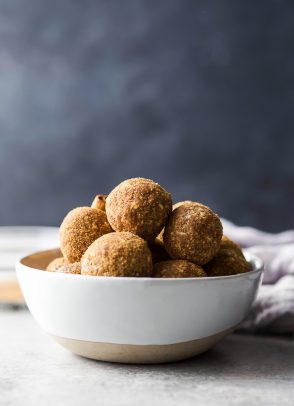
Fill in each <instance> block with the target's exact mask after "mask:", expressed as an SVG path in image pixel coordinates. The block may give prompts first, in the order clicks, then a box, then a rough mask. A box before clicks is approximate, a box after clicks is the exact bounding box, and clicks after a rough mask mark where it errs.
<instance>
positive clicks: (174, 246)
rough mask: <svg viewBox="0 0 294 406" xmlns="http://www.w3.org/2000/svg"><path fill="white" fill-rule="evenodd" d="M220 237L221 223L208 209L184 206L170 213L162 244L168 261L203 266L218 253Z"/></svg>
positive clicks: (198, 205) (192, 205) (193, 204)
mask: <svg viewBox="0 0 294 406" xmlns="http://www.w3.org/2000/svg"><path fill="white" fill-rule="evenodd" d="M222 234H223V229H222V224H221V221H220V219H219V217H218V215H217V214H215V213H214V212H213V211H212V210H211V209H210V208H209V207H207V206H204V205H202V204H198V203H185V204H182V205H180V206H179V207H177V208H176V209H175V210H173V212H172V214H171V216H170V218H169V220H168V222H167V224H166V226H165V230H164V234H163V241H164V246H165V248H166V250H167V252H168V253H169V255H170V256H171V258H173V259H186V260H187V261H191V262H194V263H195V264H198V265H203V264H206V263H207V262H209V261H210V260H211V259H212V258H213V257H214V256H215V255H216V253H217V252H218V250H219V248H220V243H221V238H222Z"/></svg>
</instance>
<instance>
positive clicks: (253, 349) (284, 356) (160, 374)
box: [0, 310, 294, 406]
mask: <svg viewBox="0 0 294 406" xmlns="http://www.w3.org/2000/svg"><path fill="white" fill-rule="evenodd" d="M0 326H1V333H0V360H1V362H0V404H1V405H3V406H10V405H11V406H23V405H25V406H31V405H32V406H35V405H38V406H43V405H54V406H59V405H60V406H61V405H62V406H67V405H71V406H80V405H82V404H83V405H91V404H99V405H107V406H108V405H113V406H117V405H126V406H132V405H134V406H135V405H136V406H137V405H139V404H140V405H141V406H144V405H158V404H160V405H162V406H164V405H169V406H178V405H181V406H187V405H195V404H197V405H205V406H210V405H218V406H221V405H225V406H228V405H244V406H248V405H250V406H252V405H259V406H263V405H264V406H271V405H279V406H280V405H283V406H287V405H289V406H290V405H293V398H294V341H292V340H287V339H277V338H264V337H251V336H243V335H237V334H234V335H231V336H229V337H228V338H226V339H225V340H224V341H223V342H221V343H219V344H218V345H217V346H216V347H215V348H214V349H213V350H211V351H209V352H207V353H206V354H203V355H201V356H198V357H196V358H193V359H191V360H188V361H185V362H179V363H175V364H169V365H158V366H156V365H151V366H139V365H133V366H128V365H119V364H109V363H102V362H94V361H91V360H87V359H83V358H80V357H77V356H74V355H72V354H70V353H69V352H67V351H66V350H64V349H63V348H61V347H59V346H58V345H57V344H56V343H55V342H53V341H52V340H51V339H50V338H49V337H47V336H46V335H45V334H44V333H42V332H41V331H40V329H39V328H38V326H37V325H36V323H35V322H34V321H33V319H32V317H31V316H30V314H29V313H28V312H27V311H25V310H24V311H19V312H11V311H1V312H0Z"/></svg>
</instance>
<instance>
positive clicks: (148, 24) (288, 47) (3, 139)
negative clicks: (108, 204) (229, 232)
mask: <svg viewBox="0 0 294 406" xmlns="http://www.w3.org/2000/svg"><path fill="white" fill-rule="evenodd" d="M293 24H294V2H293V1H292V0H281V1H273V0H272V1H268V0H260V1H258V2H252V1H251V2H250V1H249V2H244V1H243V2H240V1H239V2H238V1H235V0H227V1H224V2H220V1H218V0H211V1H205V0H198V1H195V0H156V1H150V0H124V1H119V0H112V1H107V0H98V1H93V0H83V1H60V0H51V1H48V0H26V6H25V7H24V6H23V1H22V0H14V1H11V0H0V38H1V43H0V189H1V205H0V225H8V224H9V225H10V224H25V225H27V224H48V225H57V224H58V223H59V222H60V220H61V218H62V217H63V215H64V213H65V212H66V211H68V209H69V208H71V207H74V206H78V205H87V204H89V202H90V201H91V200H92V198H93V196H94V195H95V194H97V193H108V192H109V190H110V189H111V188H112V187H113V186H114V185H115V184H117V183H118V182H119V181H121V180H122V179H124V178H128V177H134V176H145V177H151V178H154V179H155V180H157V181H158V182H160V183H162V184H163V185H165V186H166V187H167V188H168V189H169V190H170V191H171V192H172V193H173V194H174V197H175V200H186V199H197V200H200V201H203V202H204V203H207V204H208V205H211V206H212V207H213V208H214V209H215V210H217V211H218V212H219V213H220V214H221V215H222V216H223V217H227V218H229V219H231V220H233V221H235V222H238V223H240V224H243V225H247V224H248V225H253V226H256V227H260V228H265V229H267V230H273V231H279V230H282V229H284V228H294V216H293V207H292V206H293V205H292V202H293V198H294V186H293V185H294V160H293V149H294V137H293V132H294V120H293V104H294V75H293V72H294V53H293V44H294V31H293ZM20 208H21V209H20ZM277 213H278V215H277Z"/></svg>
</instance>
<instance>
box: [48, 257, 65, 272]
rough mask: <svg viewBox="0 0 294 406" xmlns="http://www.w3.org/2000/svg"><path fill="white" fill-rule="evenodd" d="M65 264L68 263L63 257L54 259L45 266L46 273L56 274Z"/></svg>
mask: <svg viewBox="0 0 294 406" xmlns="http://www.w3.org/2000/svg"><path fill="white" fill-rule="evenodd" d="M66 264H68V261H67V260H66V259H65V258H64V257H59V258H55V259H53V261H51V262H50V263H49V264H48V265H47V268H46V271H49V272H56V271H57V270H58V269H59V268H60V267H62V266H63V265H66Z"/></svg>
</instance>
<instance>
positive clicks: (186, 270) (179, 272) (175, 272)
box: [153, 259, 207, 278]
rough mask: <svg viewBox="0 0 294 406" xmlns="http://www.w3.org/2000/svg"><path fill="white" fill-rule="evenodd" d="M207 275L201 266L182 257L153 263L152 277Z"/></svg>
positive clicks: (198, 276)
mask: <svg viewBox="0 0 294 406" xmlns="http://www.w3.org/2000/svg"><path fill="white" fill-rule="evenodd" d="M204 276H207V275H206V273H205V271H204V270H203V268H201V267H200V266H198V265H196V264H193V263H192V262H189V261H185V260H183V259H174V260H170V261H163V262H158V263H157V264H155V265H154V270H153V277H154V278H200V277H204Z"/></svg>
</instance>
